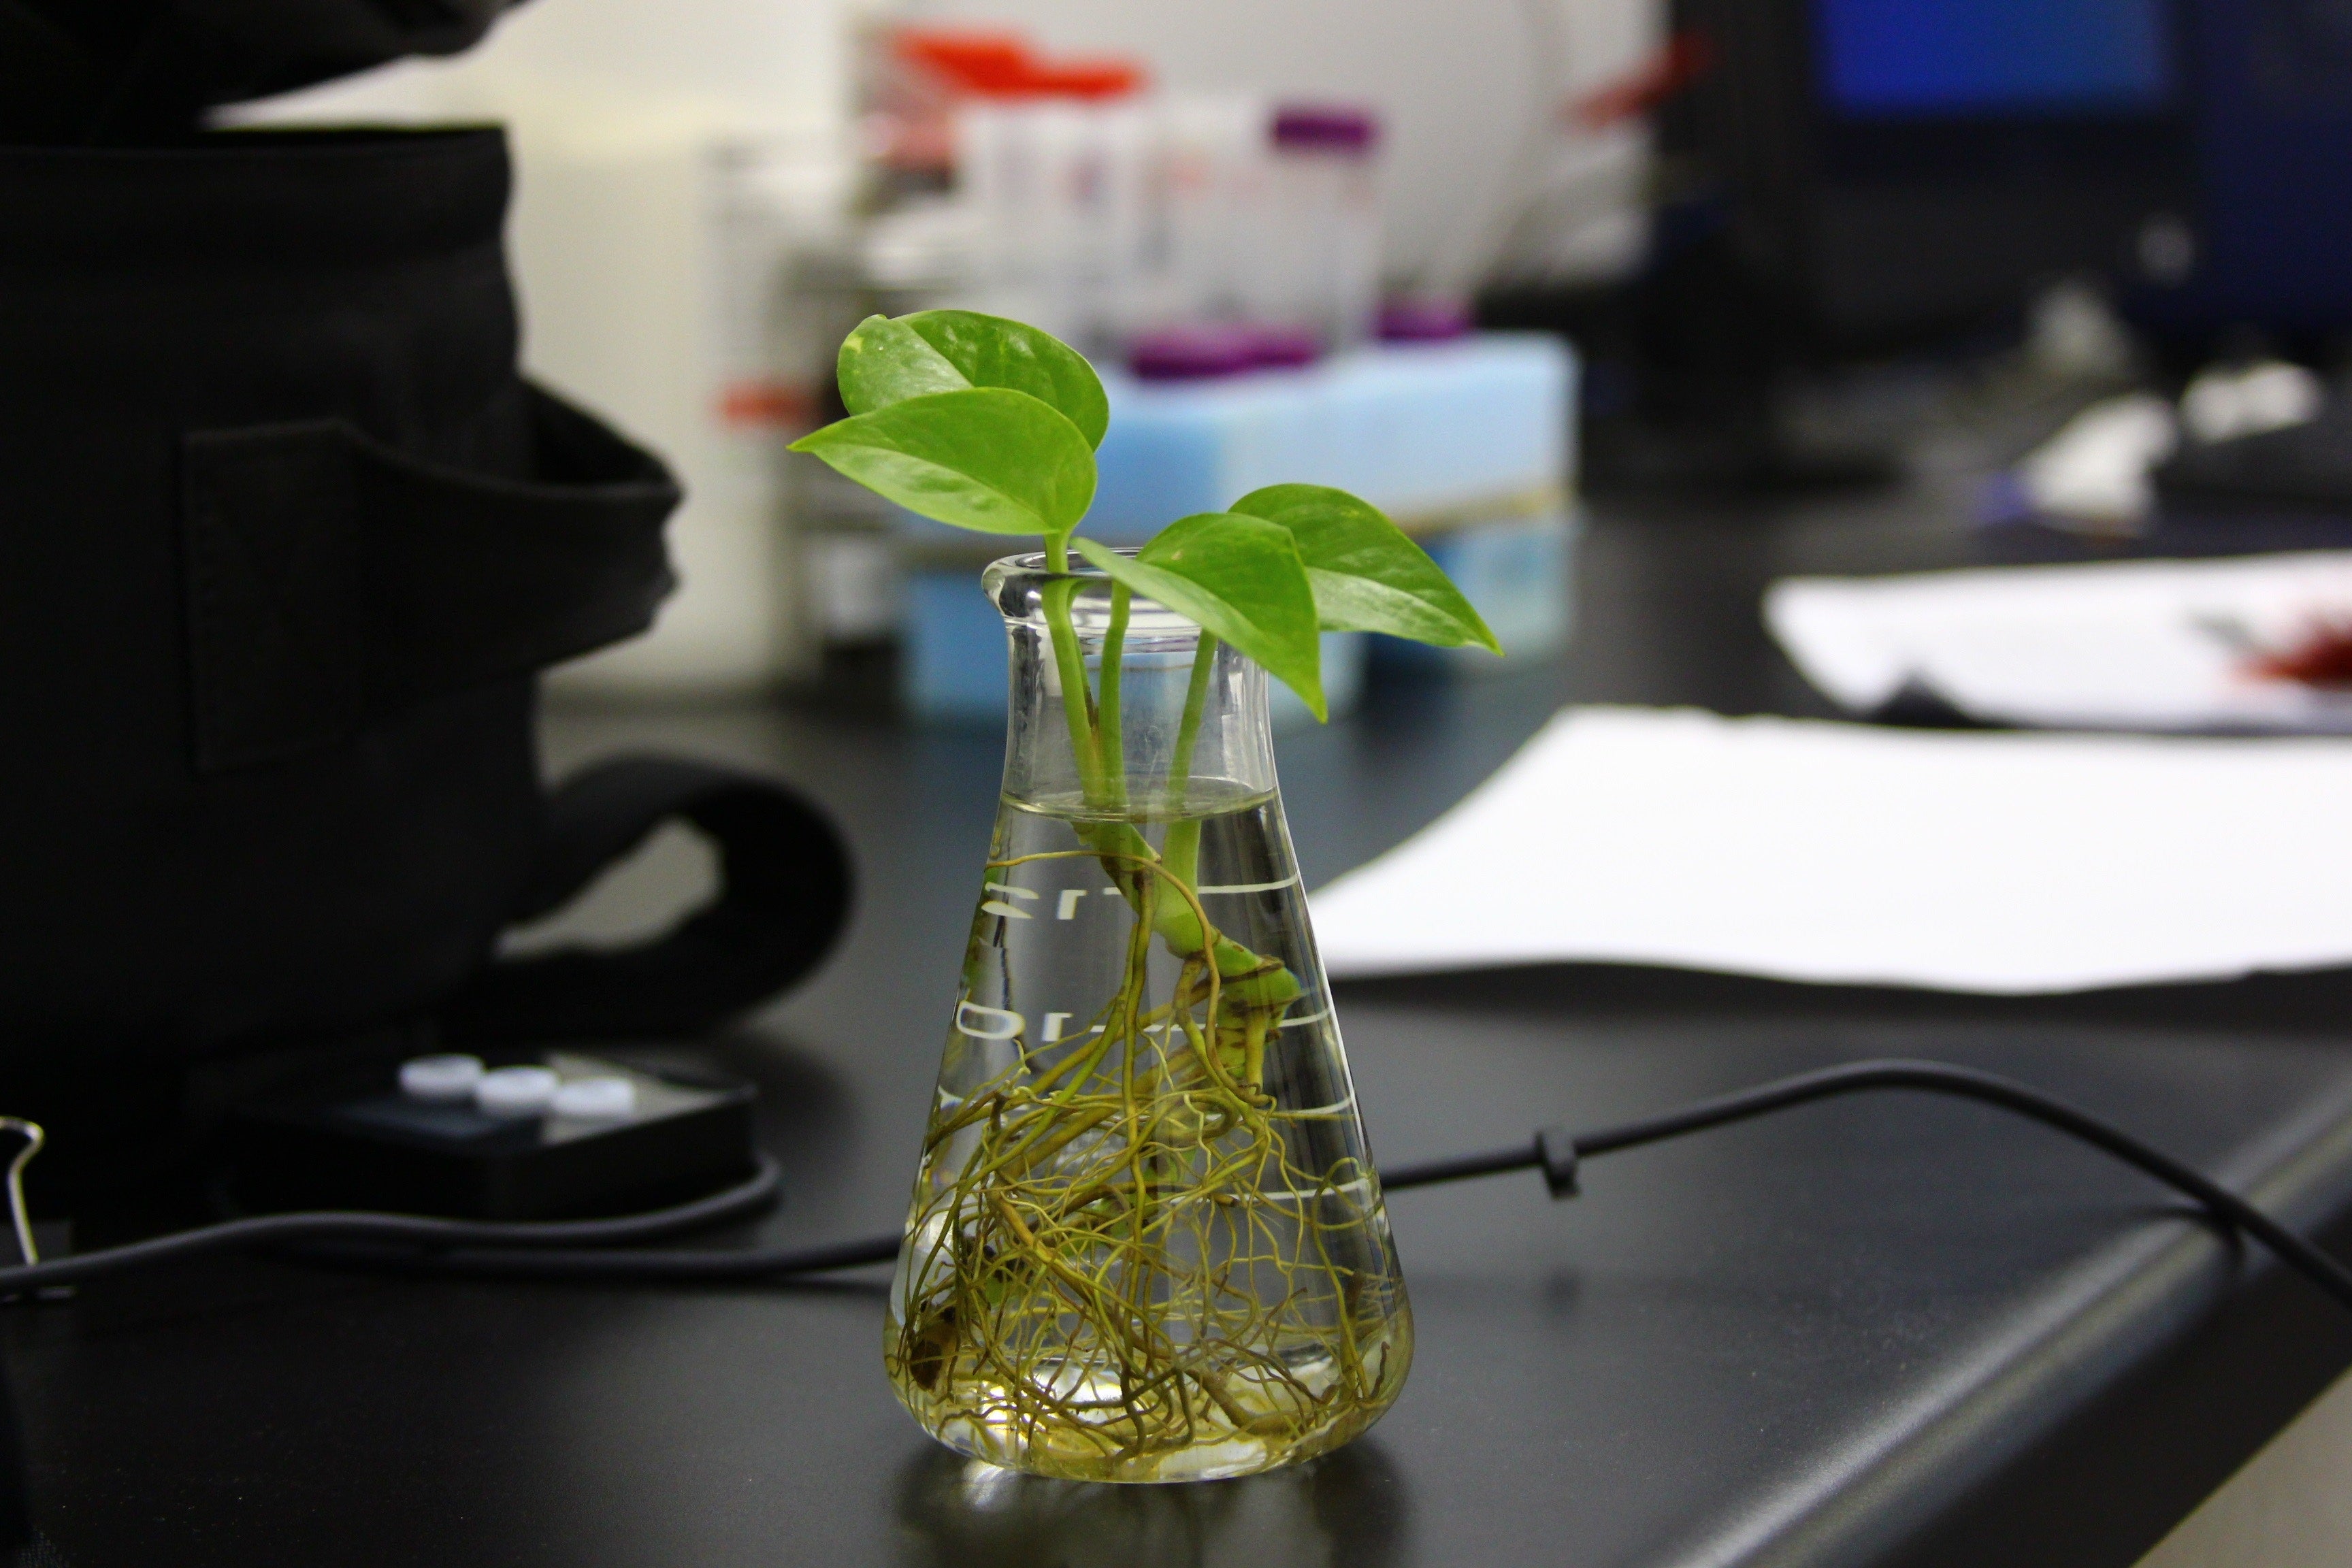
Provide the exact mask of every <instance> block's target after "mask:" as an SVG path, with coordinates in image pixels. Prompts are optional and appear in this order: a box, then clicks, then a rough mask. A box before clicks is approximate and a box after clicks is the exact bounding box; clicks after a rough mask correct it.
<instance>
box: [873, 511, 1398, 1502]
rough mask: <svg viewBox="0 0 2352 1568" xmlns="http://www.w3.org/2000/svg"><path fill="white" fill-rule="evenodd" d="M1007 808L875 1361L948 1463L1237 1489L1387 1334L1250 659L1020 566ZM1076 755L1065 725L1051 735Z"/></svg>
mask: <svg viewBox="0 0 2352 1568" xmlns="http://www.w3.org/2000/svg"><path fill="white" fill-rule="evenodd" d="M984 581H985V584H986V587H987V590H988V593H989V595H990V596H991V598H992V600H993V601H994V602H995V604H996V605H997V607H998V608H999V609H1000V610H1001V611H1002V612H1003V615H1004V617H1005V621H1006V624H1007V628H1008V630H1009V632H1010V634H1011V640H1012V651H1013V679H1012V691H1011V702H1012V707H1011V714H1010V732H1009V735H1008V738H1007V744H1006V754H1005V766H1004V788H1003V800H1002V802H1001V804H1000V806H999V809H998V813H997V818H996V832H995V838H994V842H993V844H992V847H991V851H990V857H989V860H988V863H987V866H986V868H984V869H983V870H982V874H981V876H980V879H979V880H980V883H981V886H980V889H979V898H978V909H977V910H976V912H975V913H974V915H973V917H972V926H971V940H970V943H969V945H968V947H967V948H966V951H965V954H964V963H963V973H962V984H961V994H960V995H959V996H958V999H957V1003H956V1007H955V1013H954V1016H953V1018H952V1019H951V1020H950V1026H949V1029H948V1037H947V1047H946V1053H945V1056H944V1058H943V1059H942V1061H941V1063H940V1081H939V1092H938V1098H937V1100H936V1103H935V1104H934V1106H933V1108H932V1111H931V1117H930V1125H929V1131H927V1133H926V1135H925V1138H924V1142H923V1152H922V1163H921V1167H920V1169H919V1172H918V1173H917V1175H916V1178H915V1195H914V1202H913V1205H912V1207H911V1208H910V1210H909V1212H908V1220H907V1244H906V1247H904V1249H903V1250H902V1251H901V1253H900V1254H899V1260H898V1278H897V1279H896V1281H895V1282H894V1284H893V1286H892V1290H891V1298H890V1310H889V1321H888V1327H887V1331H886V1338H885V1346H884V1359H885V1363H886V1364H887V1368H888V1371H889V1374H890V1379H891V1382H892V1384H894V1386H896V1387H897V1389H898V1396H899V1398H900V1399H902V1400H903V1401H904V1402H905V1403H906V1405H907V1407H908V1409H909V1410H911V1411H912V1412H913V1413H914V1415H915V1418H916V1419H917V1420H918V1421H919V1422H921V1423H922V1425H923V1426H924V1427H925V1428H926V1429H927V1430H929V1432H930V1433H931V1434H932V1435H933V1436H937V1437H938V1438H939V1439H940V1441H941V1442H943V1443H945V1444H947V1445H948V1446H949V1447H952V1448H955V1449H957V1450H959V1451H961V1452H962V1453H965V1454H970V1455H971V1456H973V1457H975V1458H982V1459H986V1460H990V1461H992V1462H994V1463H996V1464H1000V1465H1008V1466H1012V1467H1013V1468H1019V1469H1023V1470H1027V1471H1031V1472H1033V1473H1035V1474H1040V1475H1049V1476H1060V1477H1065V1478H1070V1479H1092V1480H1117V1481H1174V1480H1200V1479H1212V1478H1216V1477H1224V1476H1240V1475H1248V1474H1251V1473H1252V1472H1255V1471H1258V1470H1265V1469H1269V1468H1273V1467H1275V1466H1276V1465H1282V1464H1286V1463H1288V1462H1290V1461H1291V1460H1294V1459H1302V1458H1307V1457H1309V1456H1311V1455H1314V1454H1318V1453H1321V1452H1324V1451H1326V1450H1328V1449H1330V1448H1333V1447H1338V1446H1339V1444H1342V1443H1345V1442H1347V1441H1348V1440H1349V1438H1351V1437H1353V1436H1356V1435H1357V1434H1358V1433H1360V1432H1361V1431H1363V1430H1364V1428H1365V1427H1367V1426H1370V1425H1371V1423H1372V1422H1373V1421H1374V1420H1376V1419H1377V1418H1378V1417H1379V1416H1380V1415H1381V1412H1382V1411H1384V1410H1385V1409H1387V1408H1388V1406H1389V1405H1390V1404H1391V1402H1392V1401H1394V1399H1395V1398H1396V1395H1397V1393H1398V1391H1399V1389H1400V1388H1401V1387H1402V1385H1403V1382H1404V1376H1405V1371H1406V1367H1407V1365H1408V1363H1410V1362H1411V1360H1412V1313H1411V1310H1410V1309H1409V1308H1408V1306H1407V1305H1406V1301H1405V1292H1404V1281H1403V1278H1402V1275H1401V1274H1400V1273H1399V1272H1398V1268H1397V1262H1396V1254H1395V1251H1394V1248H1393V1247H1391V1242H1390V1238H1389V1226H1388V1215H1387V1211H1386V1208H1385V1207H1384V1205H1383V1204H1382V1200H1381V1187H1380V1178H1379V1176H1378V1174H1377V1173H1375V1172H1374V1170H1373V1168H1372V1163H1371V1156H1370V1152H1369V1151H1368V1150H1367V1148H1366V1147H1365V1142H1364V1131H1363V1124H1362V1121H1361V1120H1360V1118H1359V1116H1358V1115H1357V1110H1356V1100H1355V1094H1354V1090H1353V1089H1352V1088H1351V1086H1350V1084H1349V1078H1348V1064H1347V1058H1346V1057H1345V1055H1344V1054H1343V1052H1342V1051H1341V1048H1340V1044H1339V1026H1338V1025H1337V1024H1336V1023H1335V1021H1334V1019H1333V1016H1332V1010H1331V996H1330V991H1329V988H1328V985H1327V984H1326V982H1325V980H1324V975H1323V968H1322V964H1321V963H1320V962H1319V961H1318V958H1317V957H1316V952H1315V941H1314V935H1313V933H1312V931H1310V930H1309V928H1308V925H1307V901H1306V899H1305V896H1304V893H1303V891H1302V889H1301V888H1300V886H1299V877H1298V868H1297V863H1296V862H1295V861H1294V859H1293V858H1292V855H1291V847H1290V834H1289V829H1288V828H1287V827H1286V826H1285V824H1284V821H1283V816H1282V804H1281V799H1280V796H1279V795H1278V794H1277V793H1276V785H1275V772H1274V754H1273V748H1272V744H1271V740H1270V737H1269V733H1268V729H1267V719H1266V685H1265V673H1264V672H1263V671H1262V670H1261V669H1259V668H1258V667H1257V666H1255V664H1253V663H1251V662H1250V661H1249V660H1247V659H1245V658H1242V657H1240V656H1239V655H1238V654H1236V653H1235V652H1234V650H1233V649H1231V648H1230V647H1224V646H1223V645H1221V644H1219V643H1217V642H1216V640H1215V639H1214V638H1211V637H1204V636H1203V635H1202V633H1201V631H1200V630H1199V628H1198V627H1196V626H1193V625H1192V623H1191V622H1190V621H1187V620H1185V619H1183V618H1182V617H1181V616H1177V615H1174V614H1172V613H1171V612H1170V611H1168V610H1166V609H1164V608H1162V607H1160V606H1159V605H1154V604H1152V603H1150V601H1148V600H1143V599H1135V600H1133V601H1131V602H1129V600H1128V599H1127V597H1126V595H1125V591H1124V590H1118V591H1114V589H1113V588H1112V585H1111V584H1110V583H1109V582H1108V580H1107V579H1106V578H1103V577H1101V576H1100V575H1097V574H1090V573H1088V572H1087V571H1084V570H1081V571H1079V572H1077V573H1075V574H1063V575H1056V574H1051V573H1049V572H1047V571H1046V570H1045V568H1044V558H1043V557H1039V556H1023V557H1014V558H1013V559H1010V560H1006V561H1001V562H998V563H996V564H995V565H994V566H992V567H991V568H990V569H989V571H988V573H987V575H986V578H985V579H984ZM1074 736H1075V737H1076V739H1074Z"/></svg>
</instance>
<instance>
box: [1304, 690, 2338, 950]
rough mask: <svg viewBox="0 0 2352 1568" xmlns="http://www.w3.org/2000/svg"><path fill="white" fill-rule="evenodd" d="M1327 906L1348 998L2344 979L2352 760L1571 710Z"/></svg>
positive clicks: (2244, 747) (2305, 749)
mask: <svg viewBox="0 0 2352 1568" xmlns="http://www.w3.org/2000/svg"><path fill="white" fill-rule="evenodd" d="M1313 910H1314V918H1315V926H1316V931H1317V934H1318V939H1319V942H1320V944H1321V947H1322V950H1323V956H1324V959H1325V962H1326V963H1327V964H1328V966H1329V968H1330V971H1331V973H1334V974H1335V975H1343V976H1345V975H1371V974H1391V973H1415V972H1430V971H1440V970H1446V969H1463V968H1483V967H1487V966H1492V965H1507V964H1521V963H1547V962H1563V961H1584V962H1601V963H1654V964H1668V965H1675V966H1679V967H1684V968H1692V969H1705V970H1717V971H1726V972H1730V973H1742V974H1758V975H1769V976H1774V977H1778V978H1783V979H1792V980H1805V981H1821V982H1835V983H1843V984H1893V985H1911V986H1923V987H1928V988H1933V989H1938V990H1949V991H1973V992H1994V993H2032V992H2056V991H2074V990H2084V989H2091V988H2095V987H2101V986H2110V985H2125V984H2143V983H2149V982H2160V981H2174V980H2195V979H2220V978H2226V977H2231V976H2236V975H2241V974H2244V973H2248V972H2250V971H2254V970H2295V969H2308V968H2316V967H2325V966H2327V965H2332V964H2340V963H2352V741H2342V740H2318V739H2305V738H2295V739H2259V740H2256V739H2241V740H2183V739H2162V738H2154V737H2139V736H2085V735H2042V734H1974V733H1937V732H1930V731H1908V730H1887V729H1877V728H1873V727H1870V726H1865V725H1853V724H1832V723H1818V722H1809V721H1794V720H1780V719H1724V718H1720V717H1717V716H1716V715H1714V714H1710V713H1703V712H1697V711H1694V710H1646V709H1616V708H1586V709H1570V710H1564V711H1563V712H1561V713H1560V714H1559V715H1558V716H1557V717H1555V718H1554V719H1553V720H1552V721H1550V722H1549V724H1548V725H1547V726H1546V727H1545V728H1544V729H1543V730H1542V731H1539V732H1538V734H1537V735H1536V737H1535V738H1534V739H1533V740H1531V741H1529V742H1528V744H1527V745H1526V746H1525V747H1524V748H1523V749H1522V750H1521V751H1520V752H1519V753H1518V754H1517V756H1515V757H1514V758H1512V759H1511V761H1510V762H1509V763H1507V764H1505V765H1504V767H1503V768H1502V769H1501V770H1500V771H1499V772H1497V773H1496V774H1495V775H1494V776H1493V777H1492V778H1490V779H1488V780H1487V781H1486V783H1485V784H1482V785H1480V786H1479V788H1478V789H1477V790H1475V792H1473V793H1472V794H1471V795H1469V796H1468V797H1466V798H1465V799H1464V800H1463V801H1462V802H1461V803H1459V804H1458V805H1455V806H1454V809H1453V810H1451V811H1449V812H1448V813H1447V814H1446V815H1445V816H1443V817H1440V818H1439V819H1438V820H1437V821H1436V822H1434V823H1433V824H1431V825H1430V826H1428V827H1427V828H1425V829H1423V831H1422V832H1421V833H1420V834H1418V835H1416V836H1415V837H1412V839H1410V840H1408V841H1407V842H1405V843H1404V844H1402V845H1401V846H1399V847H1397V848H1395V849H1393V850H1391V851H1390V852H1389V853H1388V854H1386V855H1383V856H1381V858H1378V859H1376V860H1373V861H1372V862H1370V864H1368V865H1365V866H1362V867H1360V868H1357V869H1356V870H1354V871H1351V872H1349V873H1348V874H1347V875H1346V876H1343V877H1341V878H1339V879H1338V880H1336V881H1334V882H1332V883H1330V884H1329V885H1328V886H1326V887H1324V888H1323V889H1319V890H1318V891H1317V892H1316V893H1315V895H1314V897H1313Z"/></svg>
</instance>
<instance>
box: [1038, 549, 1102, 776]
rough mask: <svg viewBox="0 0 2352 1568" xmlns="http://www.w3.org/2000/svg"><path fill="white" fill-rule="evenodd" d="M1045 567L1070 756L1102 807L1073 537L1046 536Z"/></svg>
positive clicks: (1047, 623) (1048, 628)
mask: <svg viewBox="0 0 2352 1568" xmlns="http://www.w3.org/2000/svg"><path fill="white" fill-rule="evenodd" d="M1045 566H1046V569H1047V570H1048V571H1050V572H1052V573H1053V574H1054V576H1055V581H1054V582H1051V583H1048V584H1045V630H1046V635H1047V636H1048V637H1051V638H1052V639H1053V643H1054V664H1055V668H1056V669H1057V670H1058V671H1059V672H1060V674H1061V677H1062V713H1063V716H1064V717H1065V718H1066V720H1067V721H1068V723H1069V726H1070V752H1071V754H1072V756H1073V757H1075V758H1076V762H1077V764H1078V787H1079V789H1080V790H1081V791H1083V792H1084V793H1085V795H1086V798H1087V804H1089V805H1100V804H1102V794H1103V779H1102V754H1101V752H1099V751H1098V750H1097V747H1096V740H1095V728H1094V718H1093V715H1092V714H1090V713H1089V712H1088V711H1087V661H1086V656H1085V655H1084V654H1082V653H1080V652H1079V651H1078V634H1077V629H1076V627H1075V626H1071V625H1070V600H1071V598H1072V597H1073V596H1074V595H1076V593H1077V589H1078V585H1077V584H1076V582H1075V581H1073V580H1072V579H1071V578H1070V575H1069V572H1070V536H1069V535H1068V534H1066V533H1049V534H1047V535H1046V536H1045Z"/></svg>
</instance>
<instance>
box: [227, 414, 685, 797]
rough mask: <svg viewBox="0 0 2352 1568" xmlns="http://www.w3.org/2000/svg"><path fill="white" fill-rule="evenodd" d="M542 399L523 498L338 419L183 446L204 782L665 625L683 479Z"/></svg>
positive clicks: (515, 488) (533, 419) (520, 490)
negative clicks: (672, 522)
mask: <svg viewBox="0 0 2352 1568" xmlns="http://www.w3.org/2000/svg"><path fill="white" fill-rule="evenodd" d="M526 391H527V394H528V396H529V402H530V428H531V435H532V438H533V446H534V448H535V452H536V474H535V477H534V478H533V479H530V480H528V481H523V480H514V479H494V478H488V477H485V476H482V475H479V474H472V473H467V472H464V471H462V470H458V469H454V468H442V467H438V466H436V465H434V464H430V463H422V462H418V461H416V460H415V459H414V458H408V457H405V456H404V455H402V454H401V453H399V452H397V451H394V450H393V449H392V448H390V447H385V446H383V444H381V443H379V442H377V441H374V440H372V439H370V438H369V437H366V436H364V435H362V433H361V432H360V431H359V430H357V429H355V428H354V427H353V426H351V425H348V424H346V423H344V422H343V421H341V420H340V419H322V420H312V421H306V422H304V423H301V424H295V425H275V426H258V427H254V428H248V429H241V430H208V431H196V432H192V433H190V434H188V435H186V436H184V437H182V451H181V457H182V469H181V489H182V501H183V509H182V528H183V532H184V545H185V557H184V559H185V562H186V568H185V570H186V595H187V609H188V637H189V660H190V668H191V671H192V675H193V679H192V680H191V683H190V688H189V692H190V702H191V708H192V712H191V719H192V721H193V722H192V730H193V733H194V752H195V758H194V760H195V765H196V768H197V771H198V772H200V773H226V772H231V771H234V770H236V769H239V768H247V767H253V766H257V765H259V764H262V763H273V762H278V761H281V760H284V759H286V758H288V757H292V756H298V755H300V754H301V753H303V752H310V751H313V750H317V749H319V748H322V747H327V746H332V745H335V744H338V743H340V742H345V741H348V740H350V739H352V737H353V736H355V735H357V734H359V733H360V732H361V731H362V730H364V729H366V728H367V727H368V726H369V725H371V724H372V723H373V722H375V721H377V720H379V719H382V718H383V717H386V716H388V715H390V714H392V713H395V712H398V711H400V710H403V709H405V708H408V707H411V706H414V705H415V704H416V703H418V702H422V701H425V700H428V699H430V698H434V697H438V696H444V695H447V694H450V693H453V692H457V691H462V690H466V689H470V688H473V687H478V686H484V685H488V684H491V683H493V682H496V681H499V680H507V679H517V678H520V677H522V676H526V675H529V674H530V673H531V672H533V671H535V670H538V669H541V668H545V667H546V666H548V665H550V664H553V663H556V662H558V661H559V660H562V659H566V658H572V657H573V656H575V655H578V654H583V653H586V652H588V651H589V650H590V649H592V648H596V647H603V646H604V645H605V644H606V643H610V642H615V641H618V640H619V639H620V638H622V637H631V636H634V635H635V634H636V633H638V632H641V631H643V630H645V628H646V627H647V626H650V625H652V624H653V616H654V611H655V608H656V606H657V605H659V604H660V603H661V601H662V600H663V599H664V598H665V597H666V596H667V595H668V594H669V592H670V590H671V589H672V588H673V587H675V586H676V584H677V578H676V576H675V575H674V574H672V573H671V571H670V567H669V559H668V555H667V552H666V551H665V550H664V548H663V545H662V525H663V523H664V522H665V521H667V518H668V516H669V514H670V512H671V511H672V510H674V509H675V508H676V507H677V503H678V500H679V491H678V488H677V481H676V480H674V479H671V478H670V475H669V472H668V470H667V469H666V468H663V467H662V465H661V462H660V461H659V459H657V458H654V457H653V456H652V455H651V454H649V453H647V452H646V451H644V450H642V449H640V448H638V447H635V446H632V445H631V444H630V443H629V442H627V441H625V440H624V439H623V438H622V437H619V436H618V435H616V434H614V432H613V431H612V430H610V429H609V428H607V427H606V426H604V425H602V424H600V423H599V422H598V421H596V420H595V419H593V418H592V417H591V416H588V415H586V414H584V413H583V412H581V411H580V410H579V409H576V408H573V407H572V406H571V405H567V404H565V403H562V402H561V401H559V400H558V399H557V398H555V397H554V396H552V395H550V394H548V393H547V392H544V391H542V390H541V389H539V388H537V387H528V388H527V389H526Z"/></svg>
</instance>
